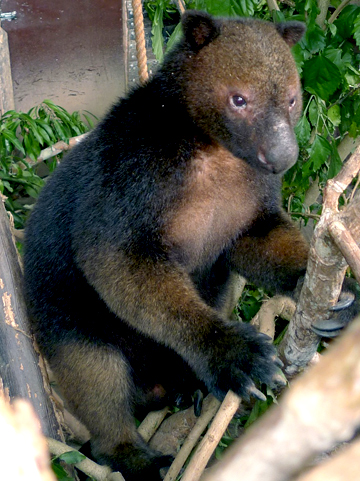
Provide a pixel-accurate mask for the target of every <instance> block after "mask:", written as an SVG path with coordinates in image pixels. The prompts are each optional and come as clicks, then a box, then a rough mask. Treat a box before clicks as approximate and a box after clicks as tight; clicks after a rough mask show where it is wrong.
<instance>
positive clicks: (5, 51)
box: [0, 25, 15, 116]
mask: <svg viewBox="0 0 360 481" xmlns="http://www.w3.org/2000/svg"><path fill="white" fill-rule="evenodd" d="M14 108H15V103H14V91H13V83H12V76H11V63H10V54H9V43H8V35H7V33H6V32H5V30H3V29H2V28H1V25H0V116H1V115H2V114H4V113H5V112H7V111H8V110H14Z"/></svg>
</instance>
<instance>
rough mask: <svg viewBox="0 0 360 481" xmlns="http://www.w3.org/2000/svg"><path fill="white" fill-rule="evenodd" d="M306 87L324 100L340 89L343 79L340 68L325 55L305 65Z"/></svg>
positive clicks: (314, 58) (312, 59) (308, 61)
mask: <svg viewBox="0 0 360 481" xmlns="http://www.w3.org/2000/svg"><path fill="white" fill-rule="evenodd" d="M303 78H304V87H305V89H307V87H310V88H312V89H313V90H314V91H315V92H316V93H317V94H318V95H319V97H321V98H322V99H324V100H328V99H329V97H330V95H331V94H333V93H334V92H335V90H336V89H337V88H338V87H339V85H340V83H341V80H342V77H341V73H340V71H339V69H338V67H337V66H336V65H335V64H334V63H333V62H332V61H331V60H329V59H328V58H326V57H324V56H323V55H321V54H320V55H318V56H316V57H313V58H311V59H310V60H307V61H306V62H305V63H304V75H303Z"/></svg>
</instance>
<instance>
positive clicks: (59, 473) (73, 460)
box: [51, 451, 86, 481]
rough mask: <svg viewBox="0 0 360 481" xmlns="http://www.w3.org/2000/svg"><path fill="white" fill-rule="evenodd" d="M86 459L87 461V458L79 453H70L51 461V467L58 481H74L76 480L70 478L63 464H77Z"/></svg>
mask: <svg viewBox="0 0 360 481" xmlns="http://www.w3.org/2000/svg"><path fill="white" fill-rule="evenodd" d="M84 459H86V456H84V455H83V454H81V453H79V451H68V452H66V453H63V454H61V455H60V456H56V457H55V458H53V459H52V460H51V467H52V469H53V471H54V473H55V475H56V478H57V479H58V481H74V480H75V478H73V477H70V476H69V474H68V473H67V471H66V469H65V468H64V466H63V464H64V463H65V464H68V465H72V464H77V463H80V462H81V461H83V460H84Z"/></svg>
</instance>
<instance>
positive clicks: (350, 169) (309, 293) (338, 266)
mask: <svg viewBox="0 0 360 481" xmlns="http://www.w3.org/2000/svg"><path fill="white" fill-rule="evenodd" d="M359 170H360V147H358V148H357V149H356V151H355V152H354V154H353V155H352V156H351V157H350V159H349V160H348V161H347V162H346V164H345V165H344V167H343V168H342V170H341V171H340V173H339V174H338V175H337V176H336V177H335V178H334V179H331V180H329V181H328V183H327V185H326V188H325V190H324V204H323V212H322V215H321V218H320V220H319V222H318V224H317V226H316V229H315V232H314V236H313V239H312V241H311V244H310V252H309V261H308V266H307V271H306V276H305V281H304V285H303V288H302V291H301V294H300V299H299V302H298V305H297V309H296V313H295V316H294V318H293V319H292V321H291V322H290V324H289V328H288V331H287V333H286V335H285V337H284V339H283V341H282V342H281V344H280V346H279V354H280V356H281V357H282V359H283V361H284V362H285V365H286V369H285V372H286V374H287V375H289V376H293V375H294V374H296V373H297V372H298V371H299V370H301V369H302V368H304V367H305V366H306V365H307V364H308V363H309V362H310V361H311V360H312V358H313V357H314V355H315V354H316V350H317V346H318V343H319V340H320V338H319V336H317V335H316V334H315V333H314V332H313V331H312V330H311V324H312V323H313V322H316V321H320V320H321V319H324V318H325V317H326V315H327V313H328V311H329V309H330V307H331V306H334V305H335V304H336V302H337V300H338V297H339V294H340V291H341V286H342V282H343V278H344V274H345V270H346V268H347V264H346V261H345V259H344V257H343V254H342V253H341V252H340V251H339V248H338V246H337V244H336V243H335V242H334V241H333V239H332V236H331V235H330V232H329V225H331V224H333V223H334V222H338V221H340V222H342V223H343V224H344V225H346V227H347V229H348V230H349V232H350V233H351V235H352V237H353V238H354V241H355V242H356V243H357V244H358V243H359V242H360V215H359V208H358V207H359V200H358V199H359V198H358V196H355V198H354V199H353V200H352V201H351V202H350V203H349V205H348V206H347V207H346V208H345V209H344V210H343V211H341V212H340V213H339V210H338V203H339V197H340V195H341V194H342V193H343V191H344V190H345V189H346V188H347V186H348V185H349V184H350V183H351V181H352V180H353V179H354V178H355V177H356V176H357V174H358V172H359ZM353 254H354V250H353Z"/></svg>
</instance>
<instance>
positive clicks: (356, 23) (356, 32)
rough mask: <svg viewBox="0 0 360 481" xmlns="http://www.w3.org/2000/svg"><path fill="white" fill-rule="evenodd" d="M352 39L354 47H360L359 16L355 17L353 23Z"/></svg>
mask: <svg viewBox="0 0 360 481" xmlns="http://www.w3.org/2000/svg"><path fill="white" fill-rule="evenodd" d="M354 39H355V42H356V45H357V46H358V47H360V14H359V15H358V16H357V17H356V19H355V21H354Z"/></svg>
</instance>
